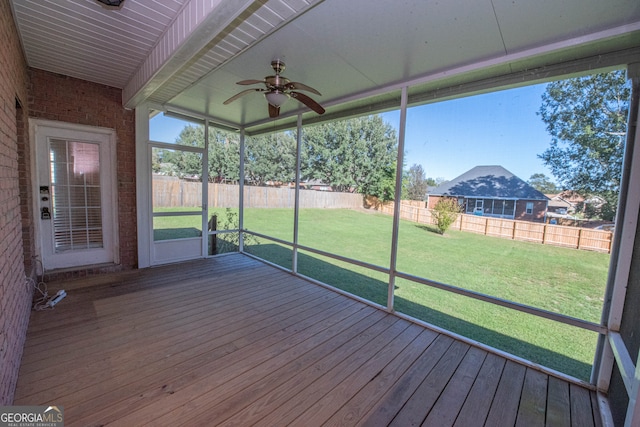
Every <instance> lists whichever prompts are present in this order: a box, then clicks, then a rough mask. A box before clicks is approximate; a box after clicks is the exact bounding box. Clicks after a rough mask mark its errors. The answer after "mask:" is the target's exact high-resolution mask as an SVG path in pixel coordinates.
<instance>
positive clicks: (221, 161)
mask: <svg viewBox="0 0 640 427" xmlns="http://www.w3.org/2000/svg"><path fill="white" fill-rule="evenodd" d="M239 178H240V135H238V134H237V133H234V132H228V131H223V130H221V129H218V128H215V127H209V181H211V182H227V183H229V182H237V181H238V179H239Z"/></svg>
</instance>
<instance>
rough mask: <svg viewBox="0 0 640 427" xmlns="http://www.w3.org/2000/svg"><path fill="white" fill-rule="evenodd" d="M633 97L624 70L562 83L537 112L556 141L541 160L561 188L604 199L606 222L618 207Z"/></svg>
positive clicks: (552, 85)
mask: <svg viewBox="0 0 640 427" xmlns="http://www.w3.org/2000/svg"><path fill="white" fill-rule="evenodd" d="M630 92H631V89H630V85H628V84H627V83H626V80H625V72H624V71H622V70H618V71H613V72H610V73H601V74H594V75H589V76H584V77H577V78H572V79H567V80H562V81H557V82H553V83H550V84H549V85H548V86H547V89H546V91H545V93H544V94H543V95H542V106H541V107H540V110H539V112H538V114H539V115H540V117H541V118H542V120H543V121H544V122H545V123H546V125H547V131H548V132H549V134H550V135H551V137H552V140H551V146H550V147H549V148H548V149H547V150H546V151H545V152H544V153H542V154H540V155H539V157H540V158H541V159H542V160H543V161H544V163H545V165H547V166H548V167H549V168H550V169H551V171H552V173H553V175H554V176H555V177H556V178H557V179H558V180H559V182H560V184H561V185H562V187H564V188H568V189H570V190H573V191H576V192H578V193H579V194H581V195H582V196H583V197H588V196H590V195H598V196H600V197H602V198H603V199H605V200H606V201H607V203H606V204H605V205H604V206H603V208H604V209H603V210H602V211H601V213H600V215H601V216H602V217H603V219H609V220H610V219H613V218H614V217H615V210H616V208H617V204H618V192H619V188H620V178H621V173H622V159H623V155H624V137H623V136H624V134H625V133H626V130H627V116H628V112H629V98H630Z"/></svg>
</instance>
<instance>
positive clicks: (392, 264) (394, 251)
mask: <svg viewBox="0 0 640 427" xmlns="http://www.w3.org/2000/svg"><path fill="white" fill-rule="evenodd" d="M407 99H408V95H407V87H406V86H405V87H403V88H402V94H401V97H400V124H399V129H398V159H397V161H396V187H395V192H394V201H395V203H394V204H393V231H392V237H391V259H390V261H389V287H388V288H387V311H389V312H393V311H394V302H393V299H394V289H395V285H396V271H397V270H396V263H397V260H398V235H399V227H400V206H401V204H402V203H401V200H402V199H401V197H402V164H403V163H404V138H405V131H406V126H407Z"/></svg>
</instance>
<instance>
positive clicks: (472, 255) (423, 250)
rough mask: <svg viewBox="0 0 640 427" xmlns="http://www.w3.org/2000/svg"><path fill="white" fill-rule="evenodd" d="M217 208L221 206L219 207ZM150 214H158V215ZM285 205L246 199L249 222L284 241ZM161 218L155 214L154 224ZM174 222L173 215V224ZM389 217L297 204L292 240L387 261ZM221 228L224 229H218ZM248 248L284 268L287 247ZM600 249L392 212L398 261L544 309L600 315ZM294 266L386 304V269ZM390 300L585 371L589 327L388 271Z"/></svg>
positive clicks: (518, 351)
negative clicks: (440, 227)
mask: <svg viewBox="0 0 640 427" xmlns="http://www.w3.org/2000/svg"><path fill="white" fill-rule="evenodd" d="M217 214H218V216H219V217H223V216H225V212H224V211H223V210H218V212H217ZM158 219H159V218H158ZM292 224H293V210H292V209H245V218H244V225H245V228H246V229H248V230H249V231H254V232H258V233H261V234H265V235H269V236H273V237H277V238H280V239H282V240H286V241H291V240H292V236H293V225H292ZM157 226H158V227H159V228H161V227H162V226H161V223H159V224H157ZM173 227H175V224H174V225H173ZM391 230H392V218H391V217H389V216H387V215H382V214H377V213H371V212H368V211H360V210H348V209H302V210H301V211H300V219H299V243H300V244H301V245H304V246H307V247H310V248H314V249H319V250H323V251H325V252H331V253H334V254H338V255H341V256H344V257H348V258H352V259H356V260H359V261H363V262H366V263H370V264H374V265H378V266H381V267H388V266H389V263H390V248H391V234H392V233H391ZM220 237H223V236H220ZM245 249H246V250H247V252H249V253H252V254H255V255H257V256H260V257H262V258H264V259H266V260H268V261H271V262H273V263H275V264H278V265H281V266H283V267H285V268H288V269H290V268H291V265H292V264H291V263H292V261H291V260H292V251H291V248H290V247H288V246H286V245H280V244H277V243H274V242H272V241H269V240H267V239H262V238H255V237H252V238H250V239H249V240H248V244H247V245H246V246H245ZM608 263H609V255H608V254H603V253H596V252H589V251H580V250H575V249H566V248H559V247H553V246H546V245H540V244H535V243H526V242H518V241H513V240H505V239H500V238H495V237H487V236H483V235H478V234H473V233H468V232H460V231H448V232H447V233H446V234H445V235H444V236H441V235H439V234H437V233H435V232H434V230H432V229H431V228H430V227H429V226H425V225H423V224H416V223H412V222H408V221H401V224H400V228H399V237H398V260H397V270H398V271H400V272H403V273H407V274H410V275H413V276H419V277H423V278H427V279H430V280H433V281H437V282H441V283H446V284H448V285H453V286H457V287H461V288H465V289H469V290H473V291H476V292H481V293H484V294H488V295H492V296H495V297H498V298H502V299H507V300H511V301H515V302H519V303H523V304H527V305H530V306H534V307H538V308H541V309H544V310H548V311H553V312H557V313H561V314H565V315H568V316H572V317H576V318H580V319H584V320H588V321H591V322H594V323H599V321H600V313H601V310H602V303H603V295H604V288H605V283H606V278H607V271H608ZM298 272H300V273H301V274H304V275H306V276H308V277H311V278H314V279H317V280H320V281H322V282H325V283H327V284H330V285H333V286H336V287H338V288H341V289H343V290H345V291H348V292H351V293H353V294H356V295H359V296H361V297H363V298H367V299H369V300H371V301H373V302H376V303H378V304H381V305H386V300H387V283H388V277H387V275H386V274H383V273H380V272H376V271H373V270H370V269H366V268H363V267H359V266H355V265H352V264H348V263H344V262H340V261H336V260H334V259H331V258H327V257H323V256H320V255H317V254H313V253H310V252H308V251H300V252H299V254H298ZM395 285H396V289H395V310H396V311H398V312H402V313H405V314H408V315H410V316H413V317H415V318H418V319H421V320H424V321H426V322H428V323H431V324H434V325H436V326H439V327H442V328H444V329H447V330H450V331H453V332H455V333H458V334H460V335H463V336H466V337H468V338H471V339H474V340H477V341H479V342H482V343H485V344H488V345H490V346H493V347H496V348H498V349H501V350H504V351H507V352H510V353H513V354H515V355H517V356H520V357H523V358H526V359H529V360H531V361H533V362H536V363H540V364H542V365H545V366H548V367H550V368H552V369H556V370H558V371H561V372H564V373H567V374H569V375H573V376H575V377H577V378H580V379H583V380H588V379H589V375H590V370H591V364H592V362H593V357H594V352H595V347H596V341H597V334H596V333H594V332H590V331H586V330H583V329H579V328H576V327H570V326H567V325H564V324H560V323H558V322H554V321H550V320H547V319H543V318H540V317H537V316H533V315H529V314H525V313H521V312H517V311H514V310H511V309H507V308H503V307H500V306H496V305H494V304H489V303H484V302H481V301H477V300H474V299H470V298H467V297H462V296H459V295H456V294H453V293H450V292H447V291H443V290H439V289H435V288H431V287H429V286H426V285H423V284H419V283H416V282H412V281H409V280H403V279H398V280H396V283H395Z"/></svg>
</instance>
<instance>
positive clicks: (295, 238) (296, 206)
mask: <svg viewBox="0 0 640 427" xmlns="http://www.w3.org/2000/svg"><path fill="white" fill-rule="evenodd" d="M297 133H298V134H297V138H296V181H295V182H296V188H295V199H294V205H293V206H294V207H293V249H292V251H293V253H292V256H291V271H293V273H294V274H295V273H298V218H299V214H300V173H301V172H300V171H301V166H300V161H301V151H302V113H300V114H298V126H297Z"/></svg>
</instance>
